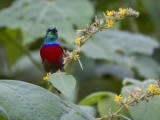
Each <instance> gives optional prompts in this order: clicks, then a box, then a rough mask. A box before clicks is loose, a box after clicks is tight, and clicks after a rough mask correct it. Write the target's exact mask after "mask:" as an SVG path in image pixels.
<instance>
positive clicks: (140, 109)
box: [122, 80, 160, 120]
mask: <svg viewBox="0 0 160 120" xmlns="http://www.w3.org/2000/svg"><path fill="white" fill-rule="evenodd" d="M155 82H157V81H156V80H146V81H144V82H141V83H140V84H138V85H137V84H133V85H129V86H125V87H123V88H122V94H123V95H124V96H128V94H129V93H128V92H127V89H128V90H130V91H132V90H134V89H135V87H137V86H139V87H141V88H143V89H147V88H148V87H149V84H151V83H155ZM159 108H160V97H159V96H154V97H153V98H150V99H149V101H148V102H147V101H141V102H139V103H138V104H137V105H135V106H131V107H129V112H130V114H131V116H132V118H133V120H159V118H160V114H159Z"/></svg>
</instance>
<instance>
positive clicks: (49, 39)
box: [43, 28, 59, 45]
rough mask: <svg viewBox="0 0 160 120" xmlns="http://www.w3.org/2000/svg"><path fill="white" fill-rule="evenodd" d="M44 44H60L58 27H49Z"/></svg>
mask: <svg viewBox="0 0 160 120" xmlns="http://www.w3.org/2000/svg"><path fill="white" fill-rule="evenodd" d="M43 44H45V45H47V44H59V43H58V31H57V29H56V28H48V29H47V32H46V36H45V39H44V42H43Z"/></svg>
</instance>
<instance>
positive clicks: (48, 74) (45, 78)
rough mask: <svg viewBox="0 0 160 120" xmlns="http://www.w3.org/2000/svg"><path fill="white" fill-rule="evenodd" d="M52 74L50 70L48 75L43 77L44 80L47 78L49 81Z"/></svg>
mask: <svg viewBox="0 0 160 120" xmlns="http://www.w3.org/2000/svg"><path fill="white" fill-rule="evenodd" d="M50 75H51V73H50V72H49V73H47V75H46V76H44V77H43V80H45V81H49V76H50Z"/></svg>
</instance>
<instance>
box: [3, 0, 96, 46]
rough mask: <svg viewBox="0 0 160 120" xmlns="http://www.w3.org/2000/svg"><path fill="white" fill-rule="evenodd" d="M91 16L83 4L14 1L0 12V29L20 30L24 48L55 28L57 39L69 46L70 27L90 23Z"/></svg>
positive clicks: (60, 0) (78, 1)
mask: <svg viewBox="0 0 160 120" xmlns="http://www.w3.org/2000/svg"><path fill="white" fill-rule="evenodd" d="M93 14H94V10H93V7H92V5H91V3H89V2H88V1H87V0H74V1H73V0H67V1H66V0H49V1H48V0H46V1H44V0H27V1H23V0H17V1H15V2H14V4H13V5H12V6H11V7H9V8H7V9H4V10H2V11H1V12H0V21H1V22H0V26H7V27H11V28H21V29H22V31H23V35H24V39H25V40H24V44H26V43H31V42H32V41H33V40H35V39H37V38H39V37H43V36H44V35H45V31H46V29H47V28H48V27H57V28H58V31H59V36H60V38H63V39H64V40H65V41H66V42H68V43H73V42H74V40H73V38H74V36H73V33H74V27H75V26H77V27H80V26H81V27H84V25H86V24H88V23H90V21H91V18H92V16H93ZM13 23H14V24H13Z"/></svg>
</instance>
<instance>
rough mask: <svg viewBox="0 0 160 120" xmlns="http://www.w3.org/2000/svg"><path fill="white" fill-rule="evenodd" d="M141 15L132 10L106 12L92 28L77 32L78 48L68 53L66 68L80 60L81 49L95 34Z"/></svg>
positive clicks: (123, 9)
mask: <svg viewBox="0 0 160 120" xmlns="http://www.w3.org/2000/svg"><path fill="white" fill-rule="evenodd" d="M138 15H139V13H138V12H136V11H134V10H132V9H131V8H127V9H125V8H120V9H119V10H118V11H114V10H110V11H106V12H105V13H104V14H103V17H102V18H100V19H98V18H97V16H95V21H94V22H93V24H91V25H90V26H87V27H86V28H84V29H78V30H76V36H75V40H74V42H75V44H76V48H75V49H74V50H73V51H72V52H68V53H66V54H65V55H66V56H65V58H64V64H65V67H66V65H68V64H67V63H69V61H70V60H72V59H74V60H77V59H78V58H79V53H80V48H81V47H82V45H83V44H85V43H86V41H87V40H88V39H90V38H91V37H92V36H93V35H94V34H96V33H97V32H98V31H100V30H103V29H108V28H111V27H113V25H114V23H115V22H116V21H119V20H122V19H124V18H125V17H127V16H136V17H138Z"/></svg>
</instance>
